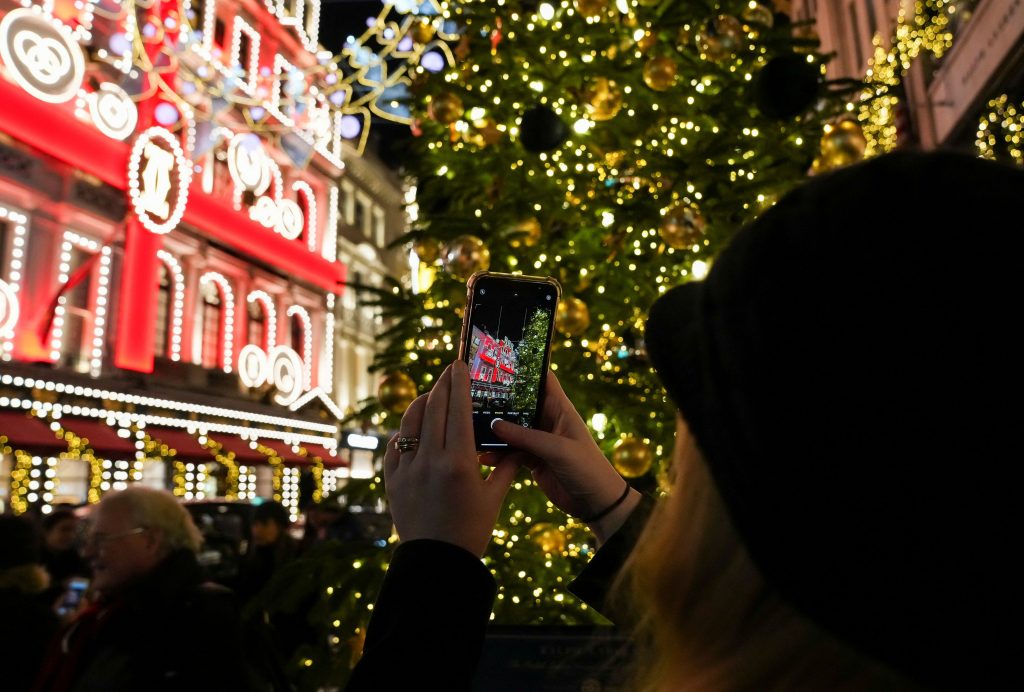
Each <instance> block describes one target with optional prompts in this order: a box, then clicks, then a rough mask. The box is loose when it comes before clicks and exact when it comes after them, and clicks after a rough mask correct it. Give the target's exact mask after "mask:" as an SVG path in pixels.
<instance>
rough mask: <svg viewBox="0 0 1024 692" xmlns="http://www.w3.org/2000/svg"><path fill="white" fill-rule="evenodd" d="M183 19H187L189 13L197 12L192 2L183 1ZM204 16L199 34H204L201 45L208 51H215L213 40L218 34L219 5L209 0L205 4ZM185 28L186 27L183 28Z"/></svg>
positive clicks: (188, 0)
mask: <svg viewBox="0 0 1024 692" xmlns="http://www.w3.org/2000/svg"><path fill="white" fill-rule="evenodd" d="M181 9H182V17H183V18H186V21H187V17H188V14H189V12H195V8H194V7H193V6H192V2H191V0H182V5H181ZM202 10H203V16H202V17H200V20H201V21H200V23H199V32H200V33H201V34H202V40H201V41H199V45H200V46H202V47H203V48H205V49H206V50H207V51H210V50H213V38H214V34H215V33H216V23H217V3H216V2H211V1H210V0H207V2H206V3H204V4H203V8H202ZM183 28H184V27H183Z"/></svg>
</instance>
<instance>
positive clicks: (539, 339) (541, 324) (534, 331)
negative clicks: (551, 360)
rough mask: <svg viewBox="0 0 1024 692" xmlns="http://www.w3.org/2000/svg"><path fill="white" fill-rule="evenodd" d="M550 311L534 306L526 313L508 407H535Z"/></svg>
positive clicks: (529, 409) (530, 409)
mask: <svg viewBox="0 0 1024 692" xmlns="http://www.w3.org/2000/svg"><path fill="white" fill-rule="evenodd" d="M550 319H551V312H550V311H548V310H543V309H537V310H534V311H533V314H532V315H530V317H529V319H528V322H527V325H526V331H525V332H523V340H522V341H521V342H519V346H518V348H517V349H516V378H515V381H514V382H513V383H512V406H513V407H514V408H517V409H519V410H521V411H532V410H533V409H535V408H536V407H537V391H538V385H539V384H540V378H541V377H542V376H543V375H544V373H543V372H541V367H542V366H543V365H544V353H545V351H546V350H547V344H548V323H549V320H550Z"/></svg>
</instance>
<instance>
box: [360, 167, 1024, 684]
mask: <svg viewBox="0 0 1024 692" xmlns="http://www.w3.org/2000/svg"><path fill="white" fill-rule="evenodd" d="M892 190H899V203H898V204H895V203H894V204H892V205H887V204H885V203H884V202H885V200H886V195H887V194H888V193H889V191H892ZM1022 192H1024V172H1022V171H1020V170H1017V169H1010V168H1005V167H1002V166H999V165H996V164H993V163H989V162H985V161H980V160H977V159H974V158H969V157H966V156H959V155H954V154H896V155H891V156H887V157H882V158H879V159H876V160H874V161H871V162H869V163H867V164H863V165H861V166H858V167H854V168H850V169H846V170H843V171H839V172H836V173H833V174H830V175H827V176H822V177H820V178H818V179H816V180H813V181H811V182H810V183H808V184H806V185H805V186H803V187H802V188H800V189H798V190H796V191H795V192H793V193H791V194H790V195H788V196H787V197H786V198H785V199H783V200H782V201H780V202H779V203H778V204H777V205H776V206H775V207H774V208H773V209H772V210H770V211H768V212H766V213H765V214H764V215H763V216H762V217H761V218H760V219H759V220H758V221H757V222H756V223H754V224H753V225H752V226H750V227H748V228H745V229H743V230H742V231H740V232H739V233H738V234H737V235H736V237H735V238H734V240H733V241H732V243H731V244H730V246H729V247H728V248H726V249H725V250H724V251H723V253H722V254H721V255H720V257H719V258H718V260H717V262H716V263H715V265H714V267H713V268H712V270H711V272H710V273H709V275H708V278H707V280H706V281H704V282H701V283H690V284H686V285H683V286H680V287H678V288H676V289H673V290H671V291H669V292H667V293H666V294H665V295H664V296H662V297H661V298H660V299H659V300H658V301H657V302H656V303H655V305H654V306H653V307H652V308H651V310H650V318H649V322H648V325H647V333H646V342H647V348H648V353H649V355H650V358H651V361H652V364H653V365H654V367H655V370H656V371H657V373H658V374H659V376H660V378H661V380H662V382H663V383H664V385H665V388H666V390H667V392H668V394H669V396H670V398H671V400H672V402H673V403H674V404H675V405H676V407H677V409H678V416H677V426H678V427H677V438H676V447H675V452H674V455H673V476H674V483H673V487H672V491H671V493H670V494H669V495H668V497H667V498H666V499H664V500H663V501H662V502H660V503H659V505H658V506H657V507H656V508H655V509H653V512H652V511H651V504H652V502H651V501H650V500H646V499H643V498H641V497H640V496H639V495H638V494H637V493H635V491H632V490H630V489H629V488H628V486H625V487H624V481H623V479H622V478H620V477H619V476H618V474H617V473H616V472H615V471H614V469H612V467H611V466H610V465H609V464H608V462H607V461H606V460H605V459H604V457H603V455H602V454H601V453H600V451H599V450H598V448H597V446H596V445H595V444H594V442H593V440H592V439H591V438H590V436H589V433H588V430H587V428H586V426H585V424H584V423H583V421H582V420H581V419H580V417H579V415H578V414H577V413H576V411H575V410H574V409H573V407H572V404H571V403H570V402H569V401H568V399H566V397H565V395H564V394H563V393H562V390H561V388H560V387H559V385H558V382H557V380H556V379H555V378H554V376H553V375H549V377H548V382H547V385H548V386H547V395H546V399H545V401H544V404H543V413H542V415H541V419H540V423H539V425H538V429H536V430H530V429H525V428H521V427H519V426H515V425H510V424H504V423H501V422H499V423H496V424H495V426H494V432H495V434H496V435H497V436H498V437H500V438H502V439H503V440H505V441H506V442H508V443H509V445H510V446H511V447H512V448H514V449H515V450H516V451H513V452H508V453H505V454H504V455H502V456H499V457H497V458H495V459H493V460H492V461H493V462H494V469H493V471H492V472H491V474H490V476H489V477H488V478H486V479H484V478H482V477H481V474H480V470H479V462H478V459H477V455H476V451H475V449H474V444H473V435H472V407H471V404H470V397H469V376H468V373H467V370H466V368H465V365H464V364H462V363H455V364H453V365H452V366H450V367H449V368H448V369H447V370H446V371H445V373H444V375H443V376H442V377H441V378H440V379H439V380H438V382H437V384H436V385H435V387H434V389H433V390H432V391H431V392H430V394H429V396H425V397H421V398H420V399H417V400H416V401H415V402H414V403H413V405H412V406H411V407H410V408H409V410H408V411H407V412H406V414H405V417H404V418H403V420H402V425H401V430H400V432H399V437H400V438H401V439H403V441H404V443H403V445H402V447H403V449H398V448H396V447H395V446H394V445H392V446H391V447H389V450H388V453H387V456H386V457H385V468H384V472H385V480H386V484H387V491H388V496H389V499H390V502H391V509H392V514H393V517H394V520H395V524H396V526H397V529H398V533H399V536H400V537H401V540H402V542H401V544H400V545H399V547H398V549H397V551H396V553H395V556H394V560H393V562H392V564H391V568H390V570H389V573H388V575H387V578H386V580H385V584H384V586H383V589H382V591H381V594H380V596H379V599H378V603H377V607H376V608H375V610H374V616H373V619H372V621H371V623H370V627H369V630H368V633H367V640H366V647H365V653H364V658H363V660H362V661H361V662H360V664H359V665H358V666H357V668H356V670H355V672H354V674H353V677H352V680H351V682H350V685H349V689H350V690H399V689H417V690H428V689H429V690H463V689H468V688H469V686H470V684H471V681H472V678H473V668H474V666H475V663H476V659H477V657H478V656H479V651H480V647H481V642H482V638H483V633H484V629H485V626H486V623H487V620H488V617H489V613H490V607H491V603H492V599H493V597H494V593H495V586H494V582H493V578H492V577H491V575H490V574H489V572H488V570H487V569H486V568H485V567H484V566H483V564H482V563H481V562H480V560H479V558H480V556H481V555H482V554H483V552H484V549H485V547H486V545H487V542H488V540H489V539H490V534H491V530H492V528H493V524H494V521H495V518H496V516H497V514H498V509H499V507H500V504H501V502H502V500H503V497H504V494H505V491H506V490H507V488H508V486H509V484H510V483H511V481H512V478H513V476H514V475H515V472H516V468H517V467H518V466H519V465H527V466H529V467H530V468H531V470H532V472H533V474H534V477H535V478H536V480H537V482H538V484H539V485H540V487H541V488H542V489H543V490H544V492H545V493H546V494H547V495H548V497H549V498H550V499H551V500H552V502H554V503H555V504H556V505H557V506H558V507H560V508H561V509H563V510H565V511H566V512H568V513H570V514H572V515H574V516H577V517H581V518H583V519H584V520H587V519H589V520H590V525H591V528H592V529H593V530H594V533H595V534H596V536H597V538H598V540H599V542H600V543H601V548H600V549H599V551H598V553H597V556H596V557H595V558H594V560H593V561H592V562H591V563H590V565H589V566H588V567H587V568H586V570H585V571H584V573H583V575H581V577H580V578H579V579H577V582H576V583H575V584H574V585H573V590H574V592H576V593H577V594H578V595H580V596H581V597H583V598H584V599H586V600H588V601H589V602H591V603H592V604H593V605H595V606H596V607H602V606H603V607H604V611H603V612H606V613H608V614H610V615H611V616H612V617H613V618H614V619H615V620H616V621H617V622H619V623H620V624H629V625H630V626H631V627H633V628H634V629H635V630H636V632H637V638H636V644H637V652H636V654H635V657H636V669H637V673H636V683H635V685H634V686H633V687H631V688H630V689H638V690H640V689H643V690H659V691H666V690H683V689H685V690H739V689H751V690H833V689H852V690H864V689H871V690H874V689H886V690H888V689H972V690H973V689H1006V688H1009V687H1011V686H1013V683H1012V682H1011V680H1013V681H1016V678H1017V673H1016V671H1014V672H1012V673H1011V662H1013V661H1014V660H1015V657H1016V652H1015V649H1014V650H1013V651H1011V646H1012V645H1013V644H1012V642H1014V641H1015V640H1016V637H1006V636H1005V633H1006V632H1010V631H1015V628H1016V627H1017V623H1019V621H1020V615H1021V613H1020V606H1019V600H1020V599H1019V597H1017V591H1018V589H1019V588H1020V587H1019V584H1020V583H1021V577H1022V575H1021V570H1020V567H1019V565H1018V563H1019V561H1018V560H1016V559H1014V558H1012V557H1011V556H1012V555H1013V554H1014V553H1015V552H1016V550H1015V549H1014V548H1013V546H1016V545H1017V543H1018V541H1019V538H1018V536H1019V518H1015V517H1013V516H1011V508H1012V507H1015V506H1016V501H1015V500H1016V498H1015V493H1016V491H1015V487H1016V484H1015V483H1013V482H1012V480H1013V478H1015V477H1016V474H1014V475H1012V476H1011V471H1010V469H1011V468H1012V466H1011V464H1016V463H1017V462H1019V459H1020V452H1021V442H1020V435H1019V434H1018V433H1017V432H1016V430H1017V429H1018V428H1019V413H1020V405H1019V404H1018V403H1013V404H1010V403H1008V402H1011V401H1012V402H1016V401H1019V393H1020V391H1021V390H1022V385H1024V377H1022V374H1024V373H1022V367H1021V365H1020V361H1021V355H1020V354H1021V353H1022V352H1024V348H1022V347H1024V343H1022V338H1021V336H1020V333H1021V330H1020V329H1018V328H1017V325H1016V324H1015V322H1016V319H1014V318H1015V317H1016V316H1017V315H1018V314H1019V306H1020V304H1021V300H1020V299H1021V292H1022V291H1021V287H1020V282H1019V280H1018V278H1017V277H1019V274H1020V272H1019V269H1018V267H1017V264H1018V263H1019V261H1020V257H1021V256H1022V253H1021V250H1022V249H1024V248H1022V245H1024V240H1022V238H1021V235H1020V233H1019V230H1018V229H1017V228H1016V227H1015V226H1019V213H1017V212H1015V207H1016V205H1015V200H1016V198H1017V197H1019V195H1020V194H1021V193H1022ZM939 193H942V195H943V196H942V200H941V205H939V204H938V200H937V199H936V195H937V194H939ZM1014 219H1018V221H1017V222H1016V223H1015V222H1014ZM417 443H418V444H417ZM648 514H650V516H649V520H648ZM641 526H644V528H643V529H642V531H640V527H641ZM638 531H640V533H639V537H637V532H638ZM616 575H617V576H616ZM613 580H617V581H618V585H619V588H617V589H616V590H615V591H614V593H616V594H618V595H620V596H621V597H622V598H621V599H614V600H612V601H609V600H607V599H605V594H606V592H607V587H608V586H609V585H610V584H611V582H612V581H613ZM1011 675H1013V676H1014V677H1013V678H1011ZM483 688H486V685H484V686H483Z"/></svg>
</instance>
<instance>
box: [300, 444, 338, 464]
mask: <svg viewBox="0 0 1024 692" xmlns="http://www.w3.org/2000/svg"><path fill="white" fill-rule="evenodd" d="M302 448H303V449H305V450H306V451H307V452H309V453H310V455H311V456H314V457H318V458H319V459H320V461H322V462H324V466H332V467H333V466H348V464H346V463H345V462H344V461H343V460H342V459H341V457H339V456H338V455H337V454H331V451H330V450H329V449H327V448H326V447H322V446H320V445H315V444H311V443H307V442H303V443H302Z"/></svg>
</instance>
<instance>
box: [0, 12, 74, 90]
mask: <svg viewBox="0 0 1024 692" xmlns="http://www.w3.org/2000/svg"><path fill="white" fill-rule="evenodd" d="M0 57H2V58H3V61H4V64H5V65H6V66H7V72H8V74H9V75H10V76H11V78H12V79H13V80H14V81H15V82H16V83H17V84H18V85H19V86H20V87H21V88H22V89H24V90H25V91H27V92H28V93H30V94H32V95H33V96H35V97H36V98H37V99H39V100H40V101H46V102H48V103H64V102H65V101H70V100H71V99H72V98H74V96H75V94H77V93H78V88H79V87H80V86H81V84H82V77H83V76H84V74H85V59H84V58H83V56H82V49H81V48H80V47H79V45H78V43H77V41H76V40H75V38H74V35H73V33H72V31H71V29H69V28H68V27H66V26H64V25H63V24H61V23H60V22H57V21H56V20H53V19H51V18H48V17H46V16H44V15H43V14H42V11H41V10H40V9H39V8H31V9H29V8H19V9H16V10H11V11H10V12H8V13H7V15H6V16H5V17H4V19H3V21H2V22H0Z"/></svg>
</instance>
